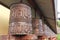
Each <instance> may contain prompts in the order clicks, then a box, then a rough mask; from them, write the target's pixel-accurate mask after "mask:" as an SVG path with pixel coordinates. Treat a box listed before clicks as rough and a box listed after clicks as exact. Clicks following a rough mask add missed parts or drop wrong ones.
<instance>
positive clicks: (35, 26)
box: [32, 18, 44, 36]
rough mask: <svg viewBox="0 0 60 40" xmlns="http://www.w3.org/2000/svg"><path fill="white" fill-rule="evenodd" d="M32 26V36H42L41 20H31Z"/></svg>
mask: <svg viewBox="0 0 60 40" xmlns="http://www.w3.org/2000/svg"><path fill="white" fill-rule="evenodd" d="M32 25H33V30H34V34H36V35H37V36H42V35H43V34H44V32H43V26H42V20H41V19H37V18H33V19H32Z"/></svg>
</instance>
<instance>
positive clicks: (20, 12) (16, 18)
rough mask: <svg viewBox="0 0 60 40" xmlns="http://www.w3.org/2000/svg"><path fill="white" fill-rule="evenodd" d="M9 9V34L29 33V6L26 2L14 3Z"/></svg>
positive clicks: (30, 31) (30, 25) (30, 30)
mask: <svg viewBox="0 0 60 40" xmlns="http://www.w3.org/2000/svg"><path fill="white" fill-rule="evenodd" d="M10 10H11V13H10V22H9V23H10V24H9V33H10V34H11V35H16V34H18V35H25V34H31V33H32V23H31V20H32V16H31V8H30V7H29V6H28V5H26V4H14V5H12V6H11V8H10Z"/></svg>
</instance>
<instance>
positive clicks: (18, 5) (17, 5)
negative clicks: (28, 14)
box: [10, 3, 31, 9]
mask: <svg viewBox="0 0 60 40" xmlns="http://www.w3.org/2000/svg"><path fill="white" fill-rule="evenodd" d="M15 7H25V8H28V9H31V7H30V6H29V5H27V4H24V3H15V4H12V5H11V6H10V9H12V8H15Z"/></svg>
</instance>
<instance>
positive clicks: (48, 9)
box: [0, 0, 57, 33]
mask: <svg viewBox="0 0 60 40" xmlns="http://www.w3.org/2000/svg"><path fill="white" fill-rule="evenodd" d="M27 1H28V2H29V3H30V4H31V5H32V6H33V7H35V9H36V11H38V13H37V14H39V15H40V16H42V17H43V18H44V20H45V23H46V24H47V25H48V26H49V27H50V28H51V29H52V31H54V32H55V33H57V30H56V16H55V6H54V0H23V2H25V3H26V2H27ZM18 2H20V0H0V3H1V4H3V5H4V6H6V7H8V8H10V5H11V4H13V3H18Z"/></svg>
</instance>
